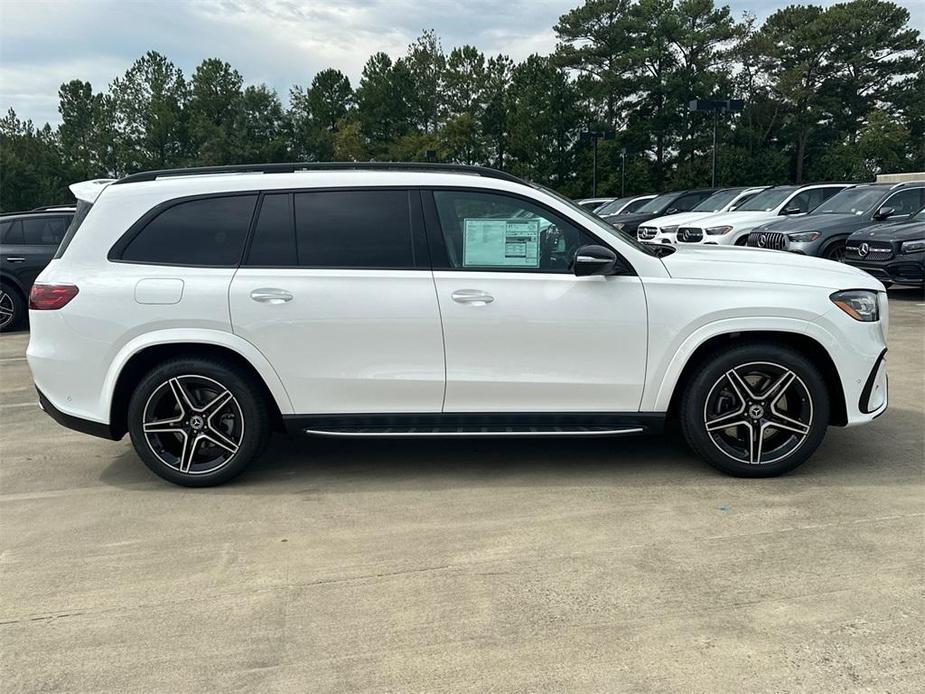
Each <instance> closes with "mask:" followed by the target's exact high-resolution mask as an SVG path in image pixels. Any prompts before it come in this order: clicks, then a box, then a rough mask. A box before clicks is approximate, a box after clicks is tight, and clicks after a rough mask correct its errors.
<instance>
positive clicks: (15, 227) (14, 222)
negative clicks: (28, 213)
mask: <svg viewBox="0 0 925 694" xmlns="http://www.w3.org/2000/svg"><path fill="white" fill-rule="evenodd" d="M22 242H23V241H22V222H21V221H19V220H18V219H11V220H8V221H6V222H3V223H2V225H0V243H12V244H21V243H22Z"/></svg>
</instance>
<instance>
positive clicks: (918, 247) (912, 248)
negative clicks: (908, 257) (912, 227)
mask: <svg viewBox="0 0 925 694" xmlns="http://www.w3.org/2000/svg"><path fill="white" fill-rule="evenodd" d="M920 251H925V239H916V240H915V241H903V245H902V246H900V247H899V252H900V253H918V252H920Z"/></svg>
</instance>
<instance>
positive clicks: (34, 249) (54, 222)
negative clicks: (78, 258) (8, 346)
mask: <svg viewBox="0 0 925 694" xmlns="http://www.w3.org/2000/svg"><path fill="white" fill-rule="evenodd" d="M73 218H74V208H73V207H40V208H38V209H36V210H32V211H31V212H13V213H10V214H4V215H0V330H15V329H16V328H18V327H20V326H22V324H23V322H24V321H25V319H26V314H27V309H28V301H29V290H30V289H32V283H33V282H34V281H35V278H36V277H38V274H39V273H40V272H41V271H42V270H43V269H44V268H45V266H46V265H48V262H49V261H50V260H51V259H52V257H53V256H54V254H55V251H56V250H57V248H58V244H59V243H61V239H62V238H63V237H64V232H65V231H66V230H67V227H68V225H69V224H70V223H71V219H73Z"/></svg>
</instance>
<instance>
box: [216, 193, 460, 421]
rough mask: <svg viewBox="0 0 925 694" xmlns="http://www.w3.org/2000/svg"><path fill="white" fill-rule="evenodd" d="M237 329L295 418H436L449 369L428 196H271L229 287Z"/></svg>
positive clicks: (265, 198)
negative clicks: (274, 378)
mask: <svg viewBox="0 0 925 694" xmlns="http://www.w3.org/2000/svg"><path fill="white" fill-rule="evenodd" d="M230 306H231V318H232V325H233V329H234V332H235V333H236V334H237V335H240V336H242V337H243V338H245V339H246V340H248V341H249V342H251V343H252V344H254V345H255V346H256V347H257V348H258V349H259V350H260V351H261V352H262V353H263V354H264V355H265V356H266V357H267V359H268V360H269V361H270V363H271V364H272V365H273V367H274V369H276V371H277V373H278V374H279V376H280V378H281V379H282V381H283V383H284V384H285V386H286V389H287V390H288V393H289V397H290V399H291V401H292V404H293V408H294V410H295V412H296V413H297V414H341V413H352V414H374V413H411V414H413V413H435V412H439V411H440V409H441V406H442V404H443V391H444V384H445V371H444V359H443V336H442V332H441V325H440V313H439V310H438V308H437V297H436V294H435V292H434V284H433V276H432V272H431V269H430V261H429V257H428V253H427V241H426V237H425V235H424V229H423V220H422V213H421V204H420V195H419V193H418V192H417V191H410V190H404V189H382V188H379V189H375V190H344V189H333V190H313V191H293V192H267V193H265V194H264V195H262V196H261V201H260V209H259V212H258V216H257V221H256V224H255V226H254V229H253V233H252V240H251V244H250V248H249V251H248V253H247V255H246V256H245V259H244V262H243V264H242V266H241V267H240V268H239V269H238V271H237V272H236V273H235V276H234V279H233V280H232V283H231V292H230Z"/></svg>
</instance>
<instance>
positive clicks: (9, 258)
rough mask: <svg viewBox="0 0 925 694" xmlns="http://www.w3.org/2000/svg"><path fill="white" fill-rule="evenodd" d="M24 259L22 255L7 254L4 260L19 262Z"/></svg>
mask: <svg viewBox="0 0 925 694" xmlns="http://www.w3.org/2000/svg"><path fill="white" fill-rule="evenodd" d="M24 260H25V258H23V257H22V256H18V255H17V256H7V258H6V262H8V263H21V262H23V261H24Z"/></svg>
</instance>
